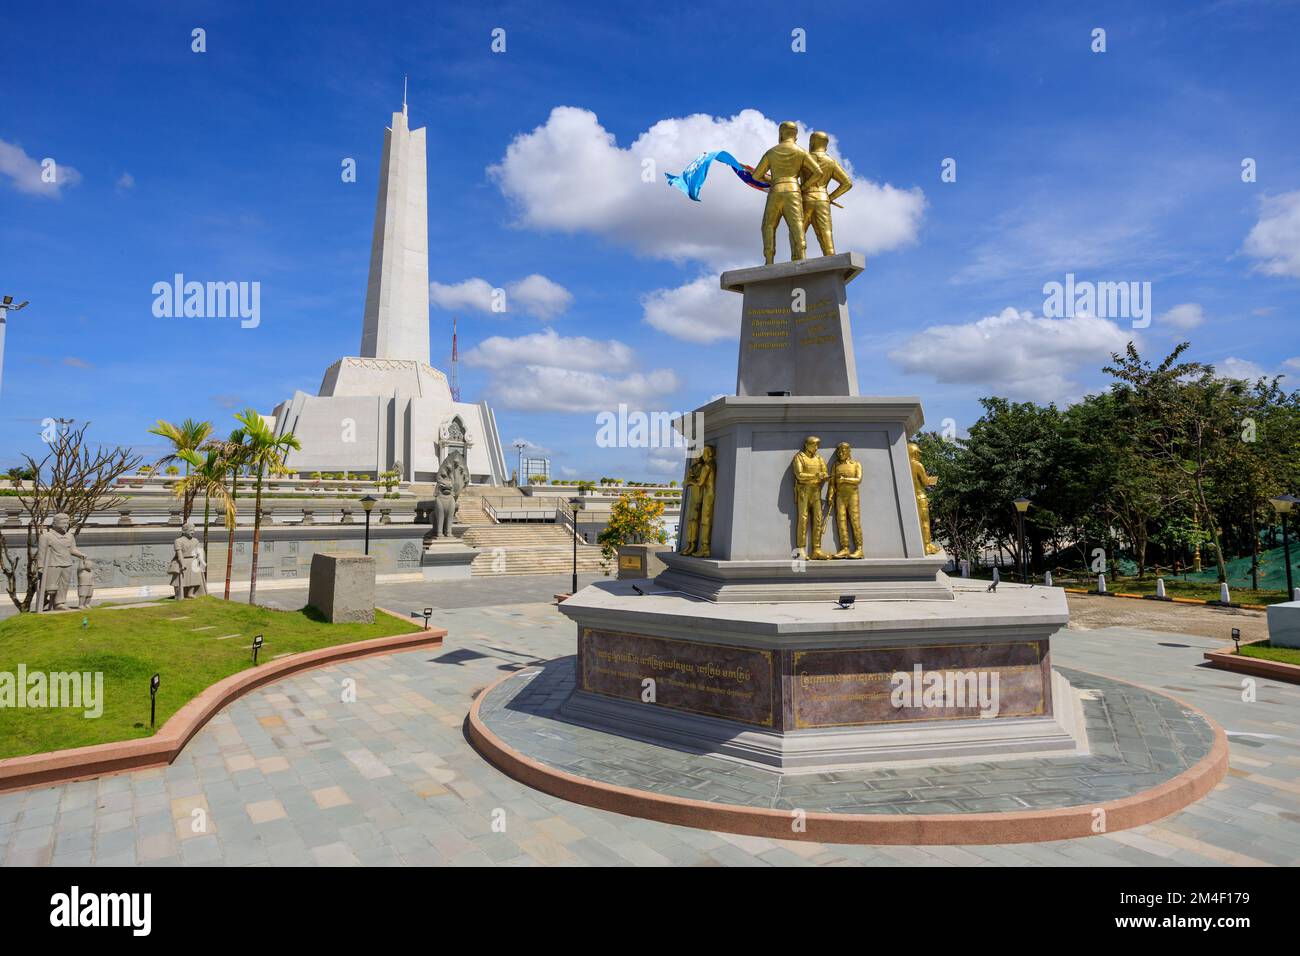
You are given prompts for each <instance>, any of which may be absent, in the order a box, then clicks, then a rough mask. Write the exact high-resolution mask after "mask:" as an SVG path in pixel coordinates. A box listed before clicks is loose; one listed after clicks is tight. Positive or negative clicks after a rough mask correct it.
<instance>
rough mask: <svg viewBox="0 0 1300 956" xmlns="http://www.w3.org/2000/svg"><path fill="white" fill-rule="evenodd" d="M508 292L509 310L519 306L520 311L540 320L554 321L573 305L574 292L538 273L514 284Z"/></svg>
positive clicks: (509, 287)
mask: <svg viewBox="0 0 1300 956" xmlns="http://www.w3.org/2000/svg"><path fill="white" fill-rule="evenodd" d="M506 291H507V292H508V293H509V296H508V298H507V302H508V303H509V308H514V307H516V306H517V307H518V308H519V311H521V312H527V313H528V314H529V315H535V316H537V318H539V319H552V318H554V317H555V316H557V315H560V314H562V313H564V312H567V311H568V309H569V306H570V305H572V304H573V293H572V292H570V291H569V290H568V289H566V288H565V287H564V286H562V285H560V284H559V283H558V282H552V281H551V280H550V279H548V278H546V276H544V275H538V274H537V273H536V272H534V273H533V274H532V275H530V276H525V277H524V278H522V279H520V280H519V281H518V282H515V283H512V284H511V285H510V286H508V287H507V290H506Z"/></svg>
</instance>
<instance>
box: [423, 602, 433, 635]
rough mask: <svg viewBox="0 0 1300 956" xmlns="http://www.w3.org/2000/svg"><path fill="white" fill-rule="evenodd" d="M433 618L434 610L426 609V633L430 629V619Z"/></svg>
mask: <svg viewBox="0 0 1300 956" xmlns="http://www.w3.org/2000/svg"><path fill="white" fill-rule="evenodd" d="M431 617H433V608H431V607H426V608H425V609H424V629H425V630H426V631H427V630H428V629H429V618H431Z"/></svg>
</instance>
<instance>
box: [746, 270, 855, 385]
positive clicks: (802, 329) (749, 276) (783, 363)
mask: <svg viewBox="0 0 1300 956" xmlns="http://www.w3.org/2000/svg"><path fill="white" fill-rule="evenodd" d="M864 268H866V260H865V259H864V258H863V256H862V254H861V253H857V252H846V253H842V254H840V255H836V256H821V257H820V258H817V259H802V260H800V261H799V262H782V263H777V264H775V265H770V266H758V267H756V268H753V269H733V270H732V271H731V272H724V273H723V274H722V288H724V289H726V290H727V291H729V292H739V293H741V294H742V295H743V296H744V297H745V301H744V304H743V305H742V306H741V322H740V362H739V367H738V370H737V375H736V394H737V395H763V396H766V395H856V394H858V369H857V365H856V364H855V362H854V359H853V333H852V330H851V328H850V326H849V307H848V300H847V299H846V298H845V293H844V286H845V284H846V283H848V282H851V281H852V280H853V279H854V277H856V276H857V274H858V273H859V272H861V271H862V270H863V269H864Z"/></svg>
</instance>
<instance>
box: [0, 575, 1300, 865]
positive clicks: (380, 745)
mask: <svg viewBox="0 0 1300 956" xmlns="http://www.w3.org/2000/svg"><path fill="white" fill-rule="evenodd" d="M561 584H563V585H565V587H564V588H563V589H567V578H566V579H565V580H564V581H562V582H561V581H560V580H559V579H552V578H546V577H539V578H536V579H532V580H530V581H527V582H520V581H519V579H514V580H511V581H507V580H502V581H496V580H490V581H487V582H486V583H481V582H480V580H477V579H476V580H475V581H474V582H467V586H463V587H462V586H460V585H459V584H456V583H454V582H448V583H446V585H443V584H440V585H439V587H438V588H437V591H436V592H432V591H431V589H429V588H428V587H424V586H420V585H402V586H381V587H380V603H382V604H384V605H385V606H389V607H394V608H395V609H398V610H401V609H403V608H408V607H409V608H415V607H420V606H427V605H429V604H434V605H436V606H439V607H440V610H439V612H438V616H437V618H436V623H438V624H440V625H441V626H444V627H446V628H448V630H449V632H450V634H449V637H448V638H447V642H446V646H445V648H443V649H441V650H440V651H437V652H433V653H430V652H428V651H417V652H413V653H409V654H399V655H394V656H390V657H379V658H370V659H365V660H360V661H352V662H346V663H343V664H339V665H336V666H333V667H330V668H323V669H321V670H318V671H312V672H308V673H305V674H301V675H296V676H293V677H290V678H289V679H287V680H284V681H281V682H278V683H276V684H272V685H268V686H267V687H264V688H261V689H259V690H258V691H255V692H254V693H252V694H250V695H248V696H247V697H245V698H243V699H241V700H239V701H236V702H235V703H234V704H232V705H231V706H230V707H229V708H227V709H226V710H225V711H224V712H222V713H221V714H219V715H217V717H216V718H214V719H213V720H212V721H211V722H210V723H209V724H208V726H207V727H205V728H204V729H203V730H202V731H200V732H199V734H197V735H196V736H195V738H194V739H193V740H192V741H191V742H190V744H189V745H188V746H187V748H186V750H185V752H184V753H183V754H182V755H181V757H180V758H178V760H177V762H176V763H175V764H174V765H173V766H171V767H168V768H165V769H163V770H161V771H158V770H155V771H147V772H144V773H138V774H120V775H116V776H112V777H103V778H100V779H98V780H93V781H82V782H78V783H73V784H68V785H65V786H61V787H44V788H38V789H35V790H29V791H18V792H13V793H4V794H0V865H5V866H13V865H85V864H87V863H93V864H97V865H106V864H111V863H113V862H119V863H124V864H128V865H130V864H137V865H145V866H156V865H161V866H172V865H209V864H214V863H216V864H226V865H266V864H269V865H273V866H303V865H327V866H343V865H347V866H355V865H376V866H383V865H399V864H400V865H417V866H446V865H458V866H491V865H513V866H524V865H574V864H579V865H597V866H630V865H658V866H718V865H723V866H732V865H760V866H770V865H777V866H785V865H791V866H793V865H804V864H810V865H823V866H845V865H849V866H889V865H929V866H944V865H1012V866H1015V865H1062V866H1091V865H1111V866H1130V865H1174V866H1183V865H1202V866H1205V865H1269V864H1274V865H1296V864H1297V863H1300V688H1297V687H1293V686H1290V685H1280V684H1274V683H1271V682H1267V681H1260V682H1259V683H1258V690H1259V694H1258V698H1257V700H1256V702H1255V703H1251V704H1247V703H1244V702H1242V701H1241V687H1240V683H1239V681H1237V680H1236V679H1235V678H1233V677H1232V676H1231V675H1227V674H1224V673H1222V672H1218V671H1212V670H1207V669H1205V668H1202V667H1200V666H1199V664H1200V663H1201V653H1202V652H1203V651H1204V650H1205V649H1207V648H1210V647H1215V646H1218V644H1219V643H1221V642H1220V641H1216V640H1211V639H1208V638H1202V637H1186V638H1182V637H1179V638H1177V641H1178V642H1179V643H1186V644H1188V645H1189V646H1188V647H1186V648H1169V647H1163V646H1161V643H1162V642H1170V640H1171V636H1170V635H1169V634H1168V633H1158V632H1147V631H1137V630H1133V629H1124V628H1108V629H1106V630H1100V631H1080V630H1064V631H1062V632H1060V633H1059V634H1058V635H1057V637H1056V638H1054V640H1053V656H1054V661H1055V663H1056V665H1057V666H1061V667H1067V668H1077V669H1078V670H1080V671H1088V672H1090V673H1093V674H1098V675H1104V676H1109V677H1113V678H1117V679H1120V680H1128V681H1132V682H1134V683H1136V684H1140V685H1146V686H1150V687H1154V688H1157V689H1159V688H1162V687H1166V686H1167V687H1168V688H1169V689H1170V692H1171V693H1174V694H1176V695H1178V696H1179V697H1181V698H1182V699H1184V700H1186V701H1188V702H1189V703H1192V704H1195V705H1196V706H1198V707H1201V708H1202V709H1203V710H1206V711H1207V712H1208V713H1210V715H1211V716H1212V717H1214V718H1215V719H1216V720H1218V721H1219V722H1220V723H1222V724H1223V725H1224V726H1225V727H1226V728H1227V729H1228V730H1233V731H1242V732H1249V733H1257V734H1274V735H1277V736H1274V737H1268V738H1259V737H1240V736H1236V737H1231V738H1230V748H1231V753H1232V761H1233V768H1234V770H1235V771H1238V772H1240V774H1241V775H1234V776H1231V777H1229V778H1228V779H1227V780H1226V781H1225V782H1224V783H1223V784H1222V785H1221V786H1220V787H1219V788H1217V789H1216V790H1215V791H1214V792H1213V793H1211V794H1210V795H1208V796H1207V797H1206V798H1205V799H1203V800H1202V801H1200V802H1199V803H1198V804H1195V805H1193V806H1192V807H1189V808H1187V809H1185V810H1183V811H1181V812H1180V813H1177V814H1174V815H1173V816H1171V817H1168V818H1166V819H1165V820H1161V821H1159V822H1158V823H1155V824H1149V825H1147V826H1143V827H1138V828H1135V829H1132V830H1126V831H1120V832H1118V833H1114V834H1109V835H1102V836H1097V837H1090V838H1086V839H1080V840H1066V841H1057V842H1053V843H1047V844H1011V845H1007V846H989V847H984V846H971V847H894V846H887V847H857V846H838V845H822V844H816V843H803V842H797V841H771V840H753V839H752V838H746V837H736V836H734V835H731V834H717V833H710V832H708V831H702V830H692V829H689V828H682V827H674V826H669V825H665V824H658V823H653V822H651V821H646V820H639V819H634V818H629V817H623V816H620V815H618V814H613V813H608V812H606V811H602V810H595V809H592V808H589V807H582V806H578V805H575V804H569V803H566V802H564V801H562V800H558V799H556V798H554V797H551V796H548V795H546V794H543V793H539V792H537V791H534V790H531V789H529V788H527V787H524V786H522V785H521V784H518V783H516V782H515V781H513V780H510V779H509V778H507V777H505V776H504V775H502V774H500V773H498V772H497V771H496V770H495V769H494V768H492V767H490V766H489V765H487V764H486V763H485V762H484V761H483V760H482V759H481V758H480V757H479V756H478V755H477V754H476V753H475V752H474V751H473V750H472V749H471V748H470V747H469V745H468V744H467V743H466V741H465V739H464V735H463V732H462V724H463V721H464V716H465V712H466V710H467V709H468V707H469V704H470V700H471V694H472V693H473V692H474V691H475V690H477V689H480V688H483V687H486V686H487V685H488V684H490V683H492V682H494V681H495V680H497V679H498V678H499V677H500V676H501V675H502V674H503V673H506V672H507V671H506V670H503V669H502V668H511V667H516V666H518V665H519V664H520V663H525V662H532V661H539V660H540V661H545V660H550V659H553V658H557V657H562V656H565V655H568V654H572V652H573V639H574V635H573V627H572V625H571V624H570V623H569V622H568V621H566V620H565V619H563V618H562V617H561V616H560V615H559V614H558V613H557V612H556V610H555V608H554V607H553V606H551V605H549V604H548V603H545V602H546V601H547V599H548V598H549V595H550V594H552V593H554V592H555V591H556V590H560V589H562V588H561V587H560V585H561ZM468 585H472V586H468ZM521 594H526V595H528V597H527V598H526V600H529V601H533V602H535V603H518V595H521ZM274 598H275V600H276V601H279V602H283V604H284V606H298V605H299V604H301V600H300V598H301V595H294V594H286V593H285V592H276V594H275V595H274ZM452 605H455V606H452ZM460 651H464V652H472V654H469V655H461V656H459V657H451V658H450V659H447V658H448V655H451V654H453V653H455V652H460ZM344 678H351V679H353V680H355V681H356V685H357V689H358V695H359V696H358V700H357V702H356V703H354V704H345V703H343V702H342V700H341V699H340V691H341V681H342V680H343V679H344ZM524 679H525V678H522V677H521V678H517V680H520V681H523V680H524ZM557 693H558V692H557ZM534 695H535V698H536V699H537V700H539V701H545V702H548V703H549V704H551V705H552V706H553V705H554V704H555V703H556V701H557V699H558V698H557V696H556V693H552V692H551V691H548V690H547V688H545V687H543V686H541V685H538V686H537V687H536V689H535V690H534ZM1108 699H1109V694H1108ZM1117 700H1122V701H1123V706H1122V707H1120V708H1119V710H1118V711H1116V712H1112V713H1109V714H1102V713H1093V712H1091V711H1089V712H1088V717H1089V719H1090V720H1092V723H1093V725H1094V726H1095V727H1097V728H1099V729H1100V728H1103V727H1107V728H1110V729H1111V731H1112V732H1110V733H1108V734H1105V735H1103V734H1101V733H1100V732H1098V735H1097V736H1098V737H1099V738H1103V739H1099V743H1101V744H1104V745H1106V747H1109V748H1111V749H1110V750H1109V751H1107V752H1104V753H1103V752H1099V753H1097V754H1095V755H1094V756H1093V757H1090V758H1083V759H1079V758H1059V759H1057V760H1055V761H1053V763H1052V765H1050V766H1047V767H1040V768H1039V771H1040V772H1039V774H1038V776H1039V779H1038V780H1036V781H1035V782H1036V783H1037V784H1039V785H1040V786H1035V787H1025V786H1020V787H1010V788H1007V787H1005V786H1004V787H998V785H999V784H1002V785H1005V784H1008V783H1010V782H1013V781H1016V780H1023V777H1024V767H1023V766H1022V764H1023V763H1024V762H1023V761H1019V760H1017V761H1013V762H1010V763H1004V762H978V763H967V764H962V765H960V766H958V765H954V766H952V767H948V768H927V770H926V772H916V771H911V770H898V771H882V772H880V773H879V778H878V779H876V780H873V781H872V782H871V784H872V785H871V786H870V787H869V788H865V789H864V788H862V787H861V786H859V787H857V788H855V787H853V786H847V787H844V788H842V793H843V794H844V797H845V804H844V805H845V807H846V808H853V809H857V810H859V811H861V810H862V809H864V808H878V806H879V805H878V804H872V803H871V802H870V801H871V800H872V799H877V800H886V801H888V800H891V799H897V798H905V797H907V795H908V794H909V792H911V793H912V794H913V798H916V797H919V798H921V799H923V800H932V801H933V802H942V801H954V802H957V803H959V804H960V805H961V808H962V809H964V810H967V811H969V812H980V811H984V810H992V809H1009V808H1010V806H1011V805H1012V803H1011V802H1012V801H1015V803H1014V805H1016V806H1020V805H1021V804H1020V803H1019V801H1020V800H1022V799H1024V798H1025V797H1026V795H1027V794H1028V796H1030V797H1034V796H1035V795H1038V796H1039V797H1041V796H1042V795H1043V794H1051V793H1053V792H1054V788H1056V789H1058V790H1061V791H1076V790H1078V787H1079V783H1080V782H1081V783H1082V784H1083V785H1084V786H1087V787H1089V788H1090V789H1091V792H1092V793H1093V795H1094V798H1095V799H1110V798H1111V797H1110V796H1109V794H1112V793H1114V792H1117V788H1120V787H1124V786H1132V785H1135V784H1136V781H1140V780H1142V779H1143V775H1144V774H1155V775H1157V776H1160V775H1167V774H1168V773H1169V772H1170V768H1171V766H1173V765H1176V764H1178V763H1179V762H1184V763H1185V762H1186V761H1189V760H1194V759H1197V758H1196V754H1197V753H1201V752H1204V749H1205V748H1207V747H1208V745H1209V742H1210V738H1209V737H1208V735H1207V734H1206V733H1203V732H1200V731H1198V729H1197V728H1196V727H1195V726H1194V725H1192V726H1190V727H1189V726H1188V725H1186V724H1184V723H1183V716H1182V708H1181V707H1179V706H1178V705H1176V704H1172V703H1166V702H1164V701H1163V700H1160V699H1155V700H1152V699H1151V698H1149V697H1147V696H1146V695H1144V694H1142V693H1141V692H1132V691H1127V690H1126V691H1125V692H1124V693H1123V694H1122V695H1121V696H1120V697H1118V698H1117ZM518 716H519V718H520V719H519V723H523V722H525V719H526V717H527V715H526V714H520V715H518ZM268 718H269V719H268ZM610 753H611V749H610V748H609V747H606V748H604V749H601V748H594V749H592V750H590V751H572V752H571V754H570V756H569V759H575V760H584V761H586V762H587V763H588V764H592V763H596V764H598V763H599V762H600V761H601V760H607V759H608V758H609V754H610ZM1121 754H1123V755H1124V759H1126V760H1128V761H1130V762H1131V763H1134V764H1136V763H1139V762H1140V763H1142V764H1143V766H1142V768H1141V769H1140V770H1135V768H1134V767H1132V766H1130V767H1128V768H1122V767H1121V766H1120V765H1119V764H1118V763H1116V762H1115V761H1116V759H1117V758H1118V757H1119V756H1120V755H1121ZM662 757H663V759H661V760H657V761H645V762H644V766H642V767H640V768H639V772H640V773H643V774H646V775H647V776H651V775H652V776H655V778H656V779H658V780H659V781H660V782H661V783H662V781H663V780H665V779H669V778H670V777H672V776H673V775H674V774H678V775H685V773H686V771H687V770H689V769H690V768H691V765H692V761H693V760H694V758H688V757H687V756H686V755H681V754H674V753H667V754H663V755H662ZM1107 761H1109V763H1107ZM1090 762H1095V763H1090ZM1090 766H1091V767H1093V768H1094V769H1095V768H1101V771H1102V772H1100V773H1098V774H1093V773H1090V772H1086V771H1087V768H1088V767H1090ZM1080 768H1084V770H1085V772H1082V773H1081V772H1080ZM696 769H700V768H696ZM739 769H740V771H741V772H739V773H738V772H737V771H738V768H737V767H735V766H734V765H731V764H729V763H727V762H724V761H714V762H712V763H711V764H710V765H709V766H707V767H706V768H703V769H702V770H701V772H699V773H693V774H692V775H691V776H690V785H689V786H688V787H683V788H682V792H683V795H692V796H695V797H697V798H698V797H699V796H700V794H701V793H704V794H705V795H707V794H708V793H709V791H710V789H712V788H718V787H723V788H725V789H726V791H727V792H728V793H729V794H730V795H732V796H734V797H735V798H737V799H747V800H753V799H757V798H758V797H757V793H756V792H755V791H756V789H757V791H758V792H762V791H763V786H762V777H763V776H764V773H763V772H762V771H757V772H754V773H753V774H750V775H747V774H746V773H744V772H743V770H744V768H739ZM822 777H826V778H829V779H827V780H825V781H822V782H825V783H832V784H833V783H837V782H838V783H850V784H851V783H852V775H849V776H845V775H834V774H831V775H816V774H815V775H810V777H809V778H808V779H805V778H803V777H794V778H791V779H790V780H787V781H786V782H785V783H784V784H783V785H782V787H781V792H780V795H779V798H778V799H777V800H776V801H772V802H771V803H769V805H779V806H796V805H802V804H804V803H806V802H807V800H806V798H807V797H808V796H809V794H811V793H814V792H815V791H816V786H817V783H818V780H819V778H822ZM1104 778H1110V779H1104ZM1126 778H1131V779H1126ZM1071 781H1072V782H1071ZM924 788H930V789H931V790H932V791H933V792H932V794H931V795H930V796H929V797H926V796H925V795H923V794H922V793H920V792H919V791H920V790H922V789H924ZM981 788H985V789H981ZM989 788H993V789H995V790H996V792H989ZM773 790H774V788H773ZM967 790H969V791H971V792H973V793H975V794H977V796H974V797H969V796H961V795H960V794H962V793H964V792H965V791H967ZM339 794H342V796H343V798H344V799H343V800H342V801H341V802H340V801H339ZM941 795H942V796H941ZM796 798H799V799H796ZM769 800H771V797H770V796H769ZM263 802H270V803H273V804H275V803H278V805H279V806H280V807H281V808H282V809H283V811H284V815H283V816H282V817H278V818H274V819H268V820H266V822H261V823H255V822H254V821H253V820H252V819H251V817H250V812H249V810H248V809H247V808H248V807H249V806H250V805H257V804H259V803H263ZM195 809H199V810H202V811H203V813H204V814H205V815H206V829H204V830H202V831H200V832H195V831H194V830H193V824H194V818H193V816H192V811H193V810H195ZM497 811H500V812H501V813H503V814H504V820H505V822H506V829H505V832H504V833H501V832H495V831H494V830H493V823H494V820H496V819H498V818H500V814H498V813H497Z"/></svg>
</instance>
